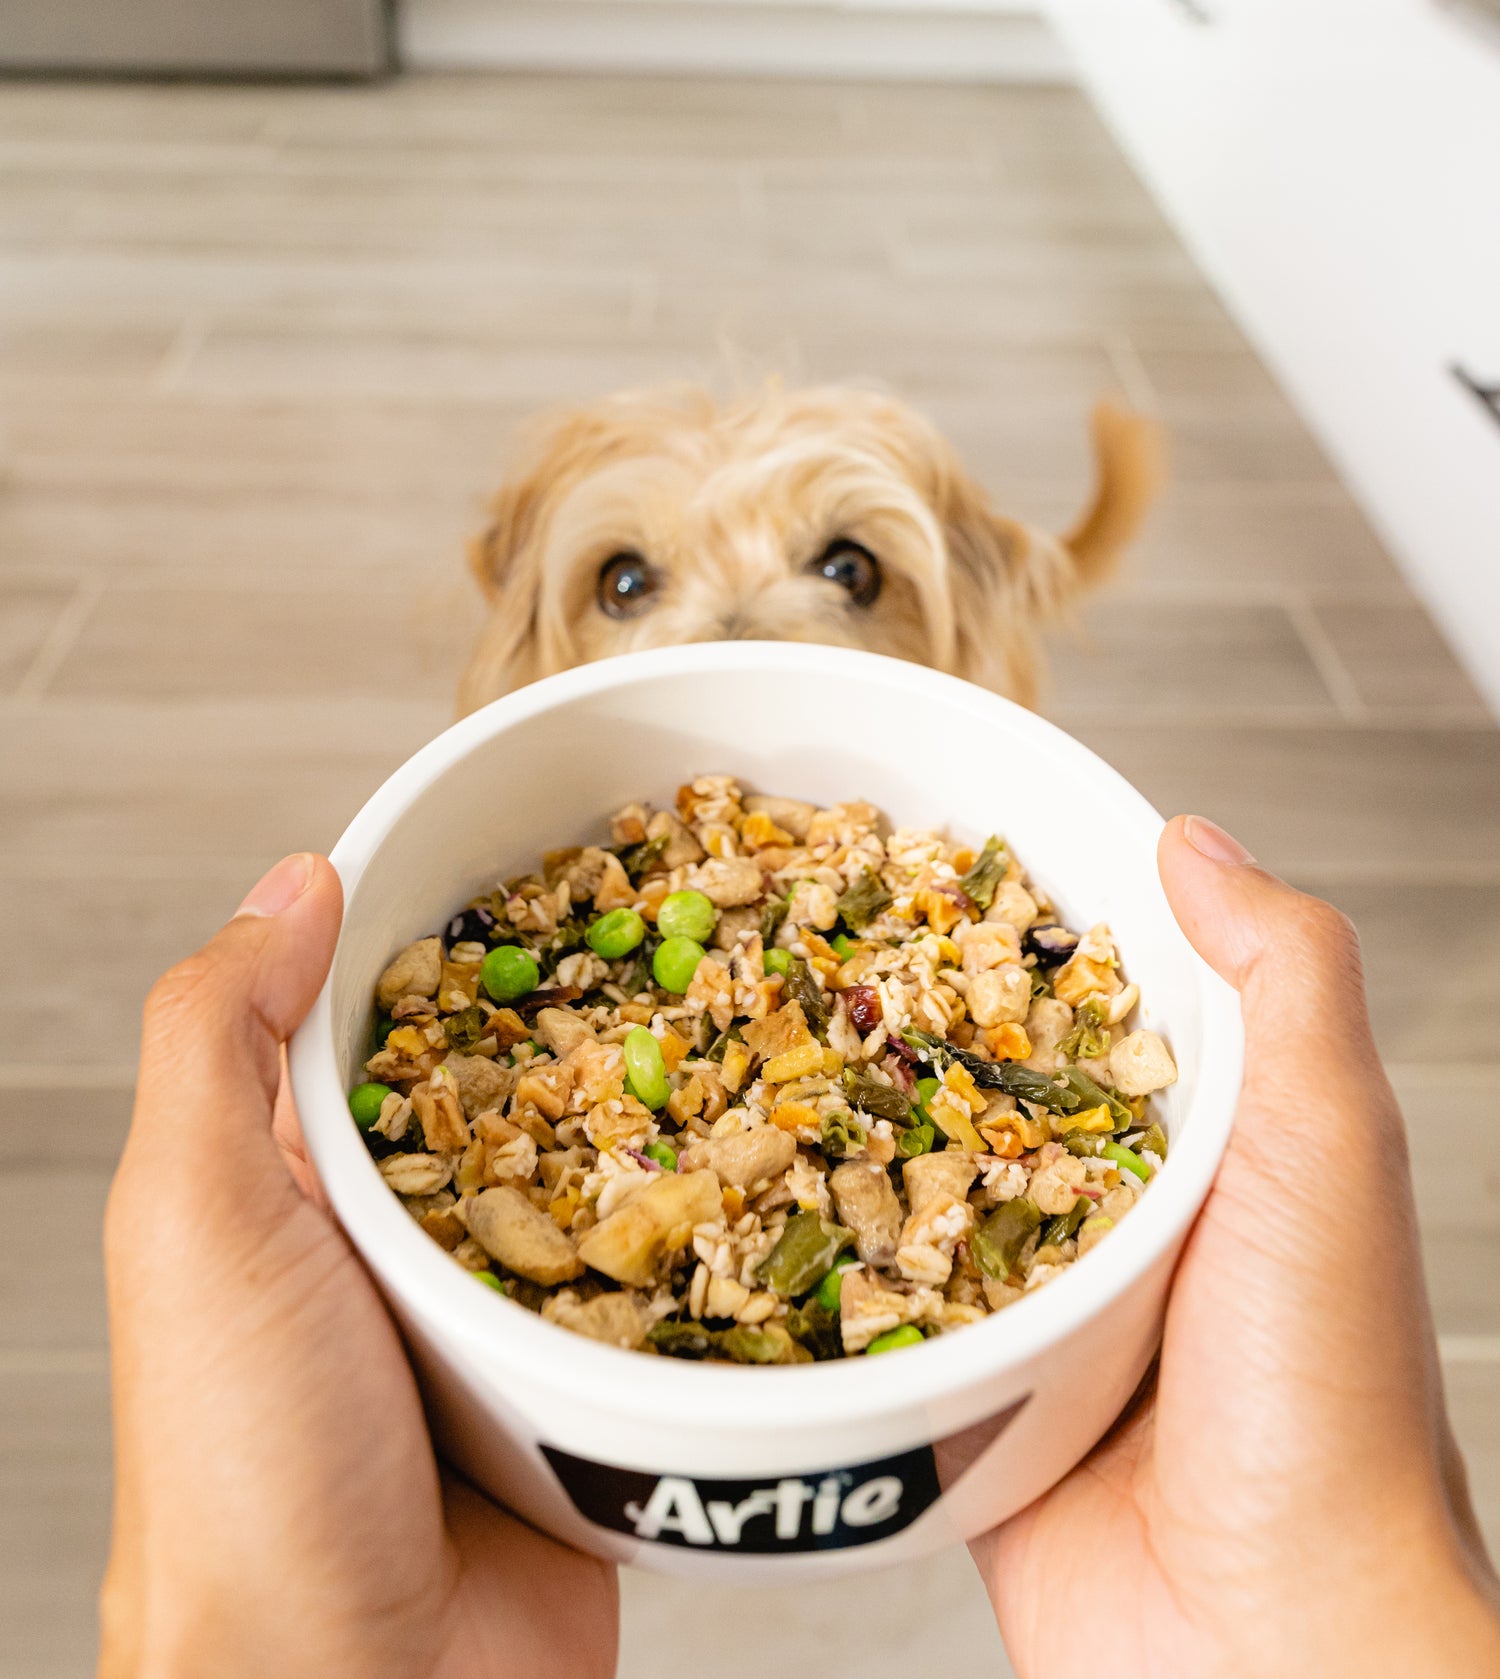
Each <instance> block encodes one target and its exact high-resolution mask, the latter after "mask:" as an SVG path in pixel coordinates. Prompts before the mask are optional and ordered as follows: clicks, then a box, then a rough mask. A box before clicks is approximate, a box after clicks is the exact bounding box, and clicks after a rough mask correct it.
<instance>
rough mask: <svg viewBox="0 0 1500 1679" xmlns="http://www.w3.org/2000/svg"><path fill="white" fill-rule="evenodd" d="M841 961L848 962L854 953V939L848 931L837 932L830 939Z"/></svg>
mask: <svg viewBox="0 0 1500 1679" xmlns="http://www.w3.org/2000/svg"><path fill="white" fill-rule="evenodd" d="M828 942H829V944H831V945H832V946H833V948H834V952H835V954H836V955H837V956H838V959H839V961H840V962H847V961H848V960H849V958H850V957H851V956H852V955H853V954H854V940H853V939H851V938H850V937H849V935H848V934H847V933H835V934H834V935H833V937H832V938H831V939H830V940H829V941H828Z"/></svg>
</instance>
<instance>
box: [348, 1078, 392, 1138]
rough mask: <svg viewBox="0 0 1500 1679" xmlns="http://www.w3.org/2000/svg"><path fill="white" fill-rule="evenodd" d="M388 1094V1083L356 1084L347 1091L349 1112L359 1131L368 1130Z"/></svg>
mask: <svg viewBox="0 0 1500 1679" xmlns="http://www.w3.org/2000/svg"><path fill="white" fill-rule="evenodd" d="M390 1094H391V1087H390V1086H389V1085H388V1084H357V1085H355V1087H354V1088H353V1090H351V1091H350V1092H349V1112H350V1113H352V1114H353V1115H354V1123H355V1124H356V1125H357V1126H358V1127H359V1128H360V1130H361V1131H368V1130H369V1129H370V1127H371V1126H372V1125H373V1124H374V1123H375V1121H376V1120H377V1119H379V1118H380V1109H381V1105H382V1104H383V1103H384V1101H385V1099H386V1097H387V1096H389V1095H390Z"/></svg>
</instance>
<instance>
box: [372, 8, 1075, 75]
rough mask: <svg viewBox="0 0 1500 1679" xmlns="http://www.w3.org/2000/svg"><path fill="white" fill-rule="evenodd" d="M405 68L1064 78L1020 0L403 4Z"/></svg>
mask: <svg viewBox="0 0 1500 1679" xmlns="http://www.w3.org/2000/svg"><path fill="white" fill-rule="evenodd" d="M398 38H399V46H400V54H401V62H402V63H403V64H404V65H405V66H406V67H407V68H410V69H421V70H438V69H442V70H453V69H476V70H479V69H484V70H493V69H531V70H542V69H546V70H580V71H606V70H630V71H638V72H673V73H682V74H685V73H693V74H700V75H774V76H826V77H841V78H851V79H852V78H862V77H874V78H900V79H905V80H927V79H932V80H953V81H970V82H974V81H1000V82H1004V81H1019V82H1059V81H1071V80H1072V79H1073V77H1072V71H1071V68H1070V66H1069V63H1068V60H1067V57H1066V55H1065V53H1064V52H1063V49H1062V47H1061V46H1060V44H1059V42H1058V40H1057V37H1056V36H1055V35H1054V34H1053V33H1052V31H1051V30H1050V29H1049V28H1048V27H1047V25H1046V24H1045V23H1044V22H1043V21H1042V19H1041V17H1040V16H1039V15H1037V13H1036V12H1035V11H1034V10H1033V9H1032V7H1031V5H1030V4H1029V3H1028V0H937V3H932V0H907V3H906V4H901V3H899V0H898V3H895V4H884V3H882V0H853V3H849V0H404V3H403V4H402V6H401V7H400V12H399V24H398Z"/></svg>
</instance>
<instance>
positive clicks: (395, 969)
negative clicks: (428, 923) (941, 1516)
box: [375, 935, 443, 1009]
mask: <svg viewBox="0 0 1500 1679" xmlns="http://www.w3.org/2000/svg"><path fill="white" fill-rule="evenodd" d="M442 977H443V941H442V940H441V939H440V938H438V937H437V936H436V935H434V936H433V937H432V938H430V939H418V940H417V941H416V943H415V944H409V945H407V947H406V949H405V950H403V951H401V952H400V954H399V955H397V956H395V957H394V958H393V959H392V960H391V961H390V962H389V963H388V964H387V966H386V970H385V972H384V973H383V974H381V976H380V978H379V979H378V980H377V981H376V982H375V1000H376V1001H377V1002H378V1003H379V1004H380V1006H381V1008H383V1009H389V1008H392V1007H393V1006H394V1005H395V1004H396V1003H398V1002H400V1000H401V999H402V998H403V997H431V996H433V995H434V994H435V993H436V991H437V988H438V982H439V981H440V980H441V979H442Z"/></svg>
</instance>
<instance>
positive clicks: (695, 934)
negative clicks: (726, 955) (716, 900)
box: [656, 891, 719, 944]
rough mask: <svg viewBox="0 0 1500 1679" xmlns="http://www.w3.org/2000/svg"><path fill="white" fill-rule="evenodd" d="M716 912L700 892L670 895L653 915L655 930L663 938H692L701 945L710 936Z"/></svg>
mask: <svg viewBox="0 0 1500 1679" xmlns="http://www.w3.org/2000/svg"><path fill="white" fill-rule="evenodd" d="M718 920H719V912H718V910H716V909H715V908H714V905H713V900H712V899H711V898H708V897H707V896H705V894H703V893H702V892H693V891H682V892H669V893H668V894H667V896H666V897H665V898H663V899H662V902H661V908H660V909H659V910H658V911H657V912H656V927H657V931H658V932H659V933H660V934H661V936H662V937H663V938H664V939H692V940H693V941H694V943H696V944H704V943H706V942H707V940H708V938H709V937H710V935H711V934H712V933H713V930H714V928H715V926H717V924H718Z"/></svg>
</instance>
